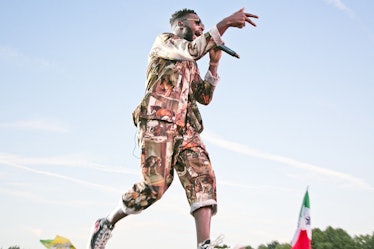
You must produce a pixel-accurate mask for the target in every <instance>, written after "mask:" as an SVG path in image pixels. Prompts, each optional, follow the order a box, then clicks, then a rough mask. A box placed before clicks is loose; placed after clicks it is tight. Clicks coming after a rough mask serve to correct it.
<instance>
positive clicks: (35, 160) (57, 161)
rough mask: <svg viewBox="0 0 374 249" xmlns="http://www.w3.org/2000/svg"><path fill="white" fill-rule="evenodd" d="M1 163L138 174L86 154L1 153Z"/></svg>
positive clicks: (135, 171) (136, 171)
mask: <svg viewBox="0 0 374 249" xmlns="http://www.w3.org/2000/svg"><path fill="white" fill-rule="evenodd" d="M0 164H6V165H24V166H33V165H39V166H41V165H50V166H61V167H77V168H85V169H91V170H97V171H102V172H108V173H115V174H117V173H119V174H130V175H138V174H139V172H138V170H133V169H129V168H125V167H122V166H113V165H108V164H100V163H95V162H92V161H90V160H88V159H87V158H85V157H84V156H79V155H72V156H60V157H23V156H20V155H15V154H8V153H0Z"/></svg>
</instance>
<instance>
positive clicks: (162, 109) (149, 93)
mask: <svg viewBox="0 0 374 249" xmlns="http://www.w3.org/2000/svg"><path fill="white" fill-rule="evenodd" d="M217 33H218V30H216V29H213V31H212V30H211V31H210V32H207V33H205V34H203V35H201V36H200V37H198V38H196V39H195V40H194V41H192V42H190V41H187V40H185V39H182V38H180V37H178V36H176V35H174V34H172V33H163V34H161V35H159V36H158V37H157V38H156V40H155V42H154V43H153V46H152V48H151V51H150V53H149V60H148V68H147V79H146V91H145V95H144V97H143V99H142V101H141V102H140V104H139V105H138V106H137V108H136V109H135V111H134V112H133V120H134V123H135V125H137V124H138V122H139V121H140V120H141V119H147V120H149V119H157V120H164V121H167V122H172V123H175V124H177V125H178V126H179V127H181V128H184V127H185V126H186V124H187V122H188V123H189V124H190V125H191V126H193V127H194V128H195V130H196V131H198V132H201V131H202V130H203V123H202V119H201V115H200V112H199V109H198V106H197V102H198V103H200V104H203V105H207V104H209V103H210V101H211V100H212V97H213V92H214V89H215V86H216V84H217V82H218V80H219V79H218V77H217V78H216V77H213V76H212V75H211V73H210V71H208V72H207V74H206V76H205V78H204V79H202V78H201V77H200V73H199V69H198V66H197V63H196V60H198V59H200V58H201V57H203V56H204V55H205V54H206V53H207V52H208V51H209V50H210V49H211V48H212V47H214V46H215V44H219V43H222V41H221V40H220V39H221V38H220V36H219V33H218V37H217Z"/></svg>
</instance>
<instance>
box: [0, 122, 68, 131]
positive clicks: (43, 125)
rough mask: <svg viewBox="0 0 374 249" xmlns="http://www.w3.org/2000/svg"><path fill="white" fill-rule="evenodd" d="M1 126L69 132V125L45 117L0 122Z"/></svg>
mask: <svg viewBox="0 0 374 249" xmlns="http://www.w3.org/2000/svg"><path fill="white" fill-rule="evenodd" d="M0 128H7V129H17V130H34V131H46V132H62V133H67V132H69V129H70V127H69V125H67V124H64V123H62V122H58V121H51V120H45V119H31V120H24V121H16V122H9V123H0Z"/></svg>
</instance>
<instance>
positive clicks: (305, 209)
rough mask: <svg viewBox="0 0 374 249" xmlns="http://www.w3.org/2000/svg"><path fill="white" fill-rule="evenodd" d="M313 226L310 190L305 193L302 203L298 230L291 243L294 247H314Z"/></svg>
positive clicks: (298, 248)
mask: <svg viewBox="0 0 374 249" xmlns="http://www.w3.org/2000/svg"><path fill="white" fill-rule="evenodd" d="M311 244H312V227H311V220H310V202H309V193H308V190H307V191H306V193H305V195H304V200H303V204H302V205H301V210H300V215H299V222H298V224H297V230H296V233H295V236H294V238H293V240H292V243H291V246H292V247H291V248H292V249H311V248H312V245H311Z"/></svg>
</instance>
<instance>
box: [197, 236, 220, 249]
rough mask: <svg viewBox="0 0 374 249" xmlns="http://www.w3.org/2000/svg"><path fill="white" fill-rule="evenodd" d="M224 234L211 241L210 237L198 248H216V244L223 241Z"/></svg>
mask: <svg viewBox="0 0 374 249" xmlns="http://www.w3.org/2000/svg"><path fill="white" fill-rule="evenodd" d="M223 237H224V236H223V235H220V236H218V238H217V239H216V240H214V241H212V242H211V241H210V239H207V240H205V241H204V242H203V243H200V244H199V245H198V247H197V249H214V248H216V246H218V245H219V244H221V243H222V242H223Z"/></svg>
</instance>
